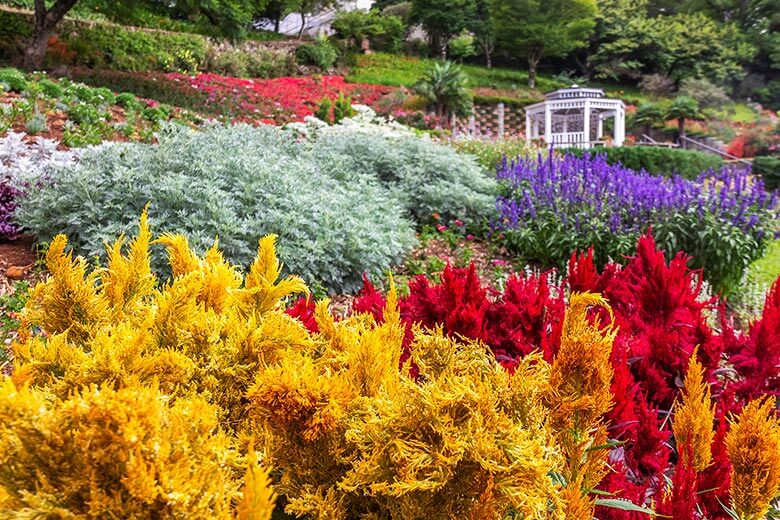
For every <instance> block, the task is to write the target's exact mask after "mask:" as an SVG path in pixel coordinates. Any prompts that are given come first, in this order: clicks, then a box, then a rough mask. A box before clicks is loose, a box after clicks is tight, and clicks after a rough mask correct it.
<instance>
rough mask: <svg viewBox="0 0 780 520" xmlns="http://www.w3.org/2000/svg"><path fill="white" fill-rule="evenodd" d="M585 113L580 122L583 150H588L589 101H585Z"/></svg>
mask: <svg viewBox="0 0 780 520" xmlns="http://www.w3.org/2000/svg"><path fill="white" fill-rule="evenodd" d="M584 110H585V113H584V119H583V121H582V134H583V141H584V142H583V146H582V147H583V148H590V100H589V99H586V100H585V109H584Z"/></svg>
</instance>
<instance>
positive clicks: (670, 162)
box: [561, 146, 723, 179]
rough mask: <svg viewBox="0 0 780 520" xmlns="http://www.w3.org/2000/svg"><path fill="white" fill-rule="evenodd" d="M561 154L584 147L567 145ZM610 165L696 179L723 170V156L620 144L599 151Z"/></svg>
mask: <svg viewBox="0 0 780 520" xmlns="http://www.w3.org/2000/svg"><path fill="white" fill-rule="evenodd" d="M561 153H564V154H567V153H568V154H573V155H577V156H579V157H582V155H583V153H584V150H582V149H581V148H568V149H566V150H562V151H561ZM598 153H599V154H604V155H605V156H606V158H607V162H608V163H609V164H618V163H620V164H622V165H623V166H625V167H626V168H628V169H630V170H635V171H640V170H644V171H646V172H647V173H649V174H651V175H665V176H672V175H680V176H681V177H684V178H686V179H695V178H697V177H698V176H699V175H700V174H701V173H702V172H705V171H707V170H720V169H721V168H722V167H723V159H722V158H721V157H720V156H718V155H715V154H710V153H704V152H697V151H695V150H675V149H672V148H662V147H660V146H618V147H608V148H603V149H599V150H598Z"/></svg>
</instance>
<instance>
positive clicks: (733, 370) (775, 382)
mask: <svg viewBox="0 0 780 520" xmlns="http://www.w3.org/2000/svg"><path fill="white" fill-rule="evenodd" d="M687 263H688V258H687V257H686V256H685V255H683V254H677V255H675V256H674V257H672V258H671V260H669V261H667V260H666V258H665V255H664V253H663V251H660V250H658V249H657V248H656V244H655V242H654V240H653V238H652V236H651V235H650V234H648V235H645V236H643V237H641V238H640V240H639V242H638V245H637V250H636V255H635V256H634V257H632V258H630V259H629V261H628V263H627V265H626V266H625V267H621V266H619V265H616V264H608V265H607V266H606V267H605V268H604V269H603V270H602V271H601V272H599V270H598V269H597V268H596V267H595V265H594V263H593V254H592V252H591V251H589V252H585V253H581V254H576V255H573V256H572V257H571V260H570V262H569V268H568V273H567V276H566V277H565V278H564V280H563V283H562V286H561V287H558V286H554V285H551V284H550V282H548V277H547V276H545V275H540V276H536V275H526V276H523V275H515V276H514V277H512V278H510V280H509V281H508V282H507V284H506V287H505V289H504V290H503V291H496V290H494V289H491V288H489V287H485V286H483V285H482V284H480V282H479V279H478V277H477V275H476V271H475V269H474V267H473V266H472V267H470V268H465V269H460V268H454V267H452V266H447V268H446V269H445V271H444V273H443V274H442V276H441V281H440V282H437V283H433V282H431V281H429V280H428V279H426V278H425V277H422V276H420V277H417V278H416V279H414V280H413V281H412V282H411V283H410V284H409V294H408V296H406V297H404V298H402V299H401V300H400V301H399V306H400V309H401V315H402V318H403V319H404V320H405V322H406V324H407V327H408V329H409V330H411V327H412V326H413V325H418V326H423V327H434V326H441V327H442V329H443V330H444V332H445V333H447V334H451V335H456V336H457V335H460V336H465V337H470V338H475V339H479V340H481V341H483V342H484V343H485V344H486V345H488V346H489V347H490V348H491V349H492V350H493V352H494V354H495V355H496V358H497V359H498V360H499V361H500V362H501V364H502V365H504V366H505V367H507V368H508V369H510V370H511V369H513V367H514V366H515V365H516V362H517V360H518V359H519V358H521V357H523V356H525V355H527V354H528V353H530V352H534V351H541V352H543V354H544V356H545V358H546V359H547V360H548V361H552V360H553V359H554V358H555V355H556V352H557V349H558V347H559V345H560V337H561V325H562V320H563V315H564V301H565V298H564V293H565V292H566V291H565V290H564V289H566V290H568V291H569V292H573V291H595V292H600V293H601V294H603V295H604V296H605V297H606V298H607V299H608V301H609V303H610V305H611V307H612V310H613V313H614V324H615V325H617V328H618V334H617V337H616V338H615V341H614V346H613V352H612V356H611V363H612V365H613V366H612V369H613V373H614V375H613V381H612V387H611V390H612V394H613V403H614V405H613V407H612V409H611V411H610V412H609V413H608V415H607V420H608V432H609V436H610V438H612V439H613V440H614V441H617V443H616V444H615V446H614V447H613V448H612V449H611V451H610V464H609V466H610V468H612V470H613V471H612V472H611V473H608V474H607V476H606V477H605V478H604V480H603V481H602V483H601V484H600V485H599V486H598V489H599V491H600V492H604V493H607V494H609V495H610V496H611V497H614V498H622V499H626V500H629V501H631V502H633V503H634V504H637V505H645V506H648V505H651V504H656V506H657V507H659V508H660V511H661V512H666V513H667V514H669V515H671V516H673V517H674V518H679V519H684V520H699V519H701V518H707V519H711V520H712V519H726V518H729V517H728V515H727V513H726V512H725V511H724V509H723V508H722V506H721V503H723V504H726V503H728V487H729V472H730V466H729V462H728V458H727V456H726V453H725V445H724V439H725V436H726V433H727V430H728V421H727V420H726V417H727V414H728V413H729V412H739V411H740V409H741V407H742V405H743V403H745V402H747V400H749V399H754V398H756V397H758V396H760V395H764V394H770V395H775V396H778V395H780V368H779V367H780V282H777V283H776V284H775V285H774V287H773V288H772V290H771V291H770V293H769V295H768V296H767V300H766V305H765V309H764V314H763V317H762V318H761V319H760V320H758V321H756V322H755V323H753V325H752V326H750V328H749V329H748V330H747V331H745V332H743V333H738V332H736V331H735V330H734V329H733V328H732V327H731V326H730V324H729V323H728V321H727V320H725V319H724V320H723V322H722V324H721V327H720V330H719V331H716V330H713V329H712V327H711V326H710V324H709V322H708V320H707V318H708V315H710V314H712V313H721V315H722V314H723V313H724V310H723V306H722V303H721V302H719V301H718V300H717V299H712V298H705V297H704V296H703V295H702V286H701V278H702V276H701V273H700V272H698V271H694V270H691V269H689V268H688V266H687ZM383 307H384V297H383V295H382V293H381V292H380V291H378V290H377V289H376V287H375V286H374V285H372V284H371V283H370V281H368V280H367V279H365V281H364V288H363V290H362V292H361V293H360V294H359V295H358V297H357V298H356V299H355V302H354V312H368V313H371V314H372V315H373V316H374V317H375V319H377V320H380V321H381V320H382V315H381V309H382V308H383ZM305 310H306V306H303V307H301V306H300V305H299V306H296V307H294V308H292V309H291V310H290V311H289V312H290V313H291V314H292V315H301V313H302V312H301V311H305ZM307 312H308V311H306V312H303V313H302V315H303V317H304V318H305V317H306V316H307ZM591 312H592V313H593V314H594V316H593V317H594V319H595V318H596V316H595V313H599V312H604V311H603V309H598V310H596V309H594V310H592V311H591ZM599 321H600V322H601V323H608V322H609V321H608V320H604V319H601V320H599ZM406 348H408V343H407V345H406ZM694 352H695V353H696V357H695V359H697V361H698V363H699V364H700V365H701V379H702V383H701V384H702V385H706V386H707V387H708V388H709V389H710V391H711V395H712V402H714V403H715V410H714V413H715V416H714V420H713V421H712V425H711V428H712V430H713V431H714V435H713V436H714V440H713V441H712V443H711V455H712V456H711V459H710V461H709V463H708V465H707V466H706V468H697V469H696V470H695V471H694V470H693V469H692V468H691V467H690V466H689V465H685V464H683V465H680V464H679V460H680V453H679V451H678V450H679V448H680V447H679V446H677V445H676V440H675V438H674V432H673V431H672V427H671V424H672V421H673V420H674V419H673V418H674V417H675V411H676V410H677V409H678V408H679V402H680V399H681V396H682V388H683V386H684V385H683V381H684V379H685V376H686V372H687V371H688V369H689V364H690V359H691V356H692V355H694ZM708 395H709V394H708ZM708 398H709V397H708ZM692 475H693V476H692ZM667 481H670V482H671V483H672V486H671V488H670V487H669V486H668V485H667ZM598 511H599V513H598V518H604V519H614V520H618V519H619V520H631V519H634V518H638V517H637V516H636V513H635V512H631V511H623V510H618V509H612V508H604V507H600V508H598ZM691 511H694V512H693V513H692V512H691ZM702 515H704V516H702Z"/></svg>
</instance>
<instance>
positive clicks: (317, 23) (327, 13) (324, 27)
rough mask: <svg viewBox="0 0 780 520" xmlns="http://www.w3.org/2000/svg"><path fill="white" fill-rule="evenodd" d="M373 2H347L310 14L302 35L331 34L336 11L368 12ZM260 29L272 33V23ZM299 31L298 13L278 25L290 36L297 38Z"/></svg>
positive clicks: (371, 0)
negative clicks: (334, 7) (360, 10)
mask: <svg viewBox="0 0 780 520" xmlns="http://www.w3.org/2000/svg"><path fill="white" fill-rule="evenodd" d="M373 3H374V0H352V1H347V2H340V3H339V6H338V8H337V9H325V10H323V11H321V12H319V13H311V14H309V15H308V16H306V28H305V29H304V31H303V33H304V34H307V35H309V36H318V35H320V34H327V35H330V34H333V29H331V26H330V24H331V23H332V22H333V18H335V16H336V13H337V12H338V11H354V10H356V9H363V10H365V11H368V10H369V9H371V6H372V5H373ZM260 28H261V29H266V30H269V31H273V29H274V27H273V24H272V23H266V24H263V25H261V26H260ZM300 30H301V15H300V14H299V13H292V14H289V15H287V16H286V17H285V18H284V20H282V21H281V22H280V24H279V32H281V33H282V34H287V35H290V36H297V35H298V32H299V31H300Z"/></svg>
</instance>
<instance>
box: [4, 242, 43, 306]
mask: <svg viewBox="0 0 780 520" xmlns="http://www.w3.org/2000/svg"><path fill="white" fill-rule="evenodd" d="M36 259H37V255H36V250H35V239H34V238H33V237H31V236H28V235H23V236H21V237H19V238H17V239H16V240H12V241H3V242H0V295H3V294H9V293H11V292H13V285H14V283H15V282H17V281H20V280H26V281H28V282H30V283H31V284H34V283H35V282H37V281H38V280H40V279H41V277H42V274H41V273H40V272H36V271H35V269H34V267H35V261H36Z"/></svg>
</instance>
